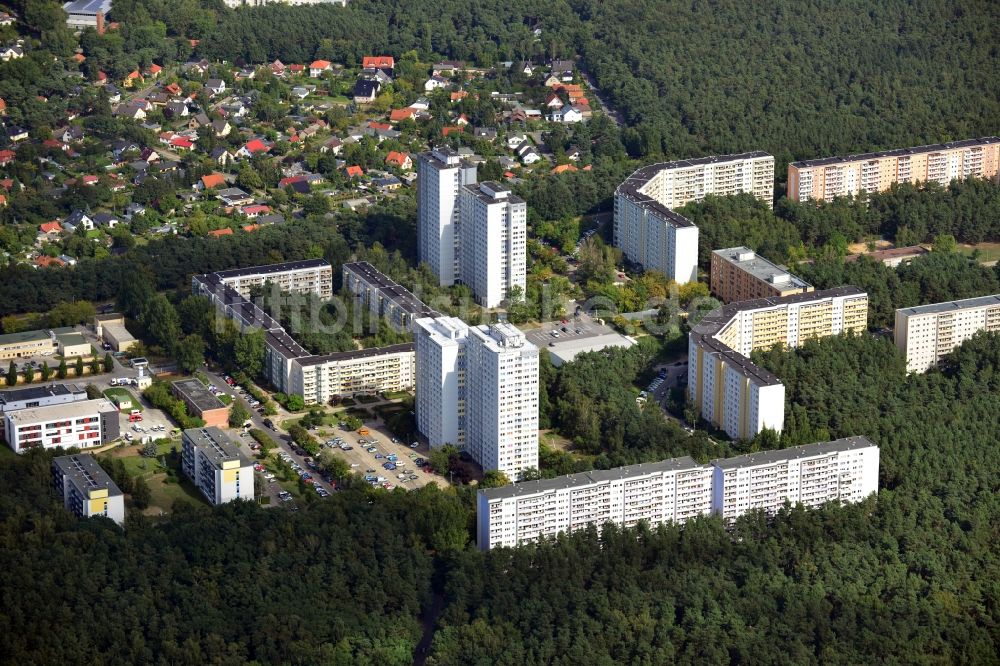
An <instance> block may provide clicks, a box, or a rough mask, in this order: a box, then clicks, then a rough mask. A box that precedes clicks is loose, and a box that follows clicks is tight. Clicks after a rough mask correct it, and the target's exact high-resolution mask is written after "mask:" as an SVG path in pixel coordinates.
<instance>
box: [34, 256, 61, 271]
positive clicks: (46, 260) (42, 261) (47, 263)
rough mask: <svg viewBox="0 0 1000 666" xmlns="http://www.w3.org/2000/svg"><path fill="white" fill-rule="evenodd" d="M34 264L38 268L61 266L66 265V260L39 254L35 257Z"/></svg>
mask: <svg viewBox="0 0 1000 666" xmlns="http://www.w3.org/2000/svg"><path fill="white" fill-rule="evenodd" d="M35 265H36V266H38V267H39V268H51V267H53V266H54V267H57V268H58V267H62V266H65V265H66V262H65V261H63V260H62V259H60V258H59V257H50V256H48V255H44V254H43V255H41V256H39V257H38V258H37V259H35Z"/></svg>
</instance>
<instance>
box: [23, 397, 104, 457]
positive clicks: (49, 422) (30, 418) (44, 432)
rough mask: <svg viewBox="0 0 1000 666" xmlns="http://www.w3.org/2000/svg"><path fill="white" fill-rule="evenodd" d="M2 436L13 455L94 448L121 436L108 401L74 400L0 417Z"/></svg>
mask: <svg viewBox="0 0 1000 666" xmlns="http://www.w3.org/2000/svg"><path fill="white" fill-rule="evenodd" d="M3 420H4V436H5V437H6V439H7V444H8V445H9V446H10V448H11V449H13V450H14V453H24V452H25V451H27V450H28V449H33V448H43V449H54V448H56V447H59V446H61V447H63V448H69V447H71V446H75V447H77V448H80V449H87V448H94V447H97V446H101V445H103V444H107V443H108V442H110V441H113V440H115V439H118V437H119V436H120V435H121V428H120V425H119V416H118V408H117V407H115V406H114V405H113V404H111V401H110V400H107V399H105V398H98V399H97V400H77V401H74V402H69V403H64V404H52V405H47V406H39V407H28V408H25V409H19V410H17V411H11V412H5V413H4V417H3Z"/></svg>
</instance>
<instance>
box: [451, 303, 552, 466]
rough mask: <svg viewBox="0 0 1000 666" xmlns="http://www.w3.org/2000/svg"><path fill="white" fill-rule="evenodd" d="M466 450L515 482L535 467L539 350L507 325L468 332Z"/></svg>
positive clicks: (480, 461) (485, 464) (481, 327)
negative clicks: (524, 472)
mask: <svg viewBox="0 0 1000 666" xmlns="http://www.w3.org/2000/svg"><path fill="white" fill-rule="evenodd" d="M465 378H466V399H465V407H466V420H467V427H466V430H467V437H466V450H468V451H469V452H470V453H471V454H472V457H473V458H475V459H476V460H478V461H479V463H480V464H481V465H482V466H483V469H484V470H491V469H497V470H500V471H501V472H503V473H504V474H506V475H507V476H508V477H509V478H510V479H512V480H513V479H518V478H520V476H521V472H522V471H523V470H526V469H531V468H535V469H537V468H538V347H536V346H535V345H533V344H531V343H530V342H528V340H527V338H525V336H524V333H522V332H521V331H519V330H518V329H517V328H515V327H514V326H513V325H512V324H508V323H506V322H501V323H498V324H493V325H491V326H477V327H475V328H472V329H469V342H468V349H467V355H466V375H465Z"/></svg>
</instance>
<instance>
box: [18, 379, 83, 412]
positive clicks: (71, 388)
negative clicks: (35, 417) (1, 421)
mask: <svg viewBox="0 0 1000 666" xmlns="http://www.w3.org/2000/svg"><path fill="white" fill-rule="evenodd" d="M86 399H87V392H86V391H85V390H84V389H82V388H80V387H79V386H77V385H76V384H49V385H47V386H26V387H24V388H15V389H9V390H7V391H0V416H2V415H3V414H6V413H7V412H16V411H18V410H19V409H29V408H33V407H48V406H50V405H64V404H66V403H70V402H79V401H81V400H86Z"/></svg>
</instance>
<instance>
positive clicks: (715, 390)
mask: <svg viewBox="0 0 1000 666" xmlns="http://www.w3.org/2000/svg"><path fill="white" fill-rule="evenodd" d="M867 326H868V295H867V294H866V293H865V292H863V291H861V290H859V289H857V288H856V287H850V286H847V287H837V288H835V289H827V290H824V291H813V292H808V293H800V294H794V295H792V296H784V297H780V298H761V299H756V300H751V301H740V302H737V303H731V304H729V305H724V306H722V307H720V308H716V309H715V310H713V311H712V312H710V313H708V314H707V315H705V317H704V318H702V320H701V321H699V322H698V323H697V324H695V325H694V326H692V328H691V332H690V333H689V334H688V398H689V399H690V401H691V402H692V404H694V406H695V408H696V409H697V410H698V413H699V414H700V416H701V417H702V418H704V419H705V420H706V421H708V422H709V423H712V424H713V425H715V426H717V427H720V428H722V429H723V430H725V431H726V433H727V434H728V435H729V436H730V437H732V438H734V439H749V438H751V437H753V436H754V435H756V434H757V433H759V432H760V431H761V430H763V429H764V428H771V429H773V430H775V431H778V432H780V431H781V429H782V428H783V427H784V420H785V387H784V385H783V384H782V383H781V381H780V380H779V379H778V378H777V377H775V376H774V375H773V374H771V373H769V372H767V371H766V370H764V369H763V368H760V367H758V366H757V365H756V364H754V363H753V362H752V361H751V360H750V358H749V356H750V354H751V352H753V351H754V350H759V349H769V348H770V347H772V346H773V345H775V344H777V343H781V344H783V345H784V346H785V347H797V346H799V345H800V344H802V343H803V342H805V341H806V340H808V339H810V338H818V337H826V336H830V335H838V334H840V333H846V332H852V333H859V334H860V333H862V332H864V331H865V330H866V328H867Z"/></svg>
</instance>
